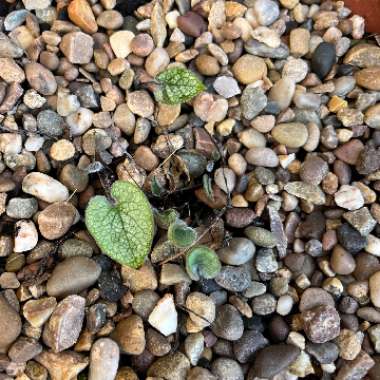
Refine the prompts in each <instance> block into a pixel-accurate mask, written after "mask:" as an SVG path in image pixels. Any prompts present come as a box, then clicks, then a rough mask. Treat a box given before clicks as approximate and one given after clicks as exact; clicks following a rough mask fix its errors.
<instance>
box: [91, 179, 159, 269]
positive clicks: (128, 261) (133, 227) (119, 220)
mask: <svg viewBox="0 0 380 380" xmlns="http://www.w3.org/2000/svg"><path fill="white" fill-rule="evenodd" d="M111 195H112V197H113V198H114V200H115V204H111V203H110V202H109V200H108V199H107V198H106V197H104V196H100V195H98V196H95V197H93V198H92V199H91V200H90V202H89V204H88V206H87V209H86V215H85V217H86V226H87V228H88V230H89V231H90V233H91V235H92V236H93V237H94V239H95V240H96V243H97V244H98V246H99V247H100V249H101V250H102V251H103V252H104V253H105V254H107V255H108V256H109V257H111V258H112V259H113V260H115V261H117V262H118V263H120V264H122V265H127V266H130V267H132V268H138V267H140V266H141V265H142V264H143V263H144V260H145V257H146V256H147V255H148V253H149V251H150V248H151V245H152V240H153V234H154V220H153V212H152V209H151V206H150V204H149V201H148V199H147V198H146V196H145V194H144V193H143V192H142V191H141V190H140V188H139V187H137V186H136V185H135V184H134V183H132V182H126V181H116V182H114V183H113V185H112V189H111Z"/></svg>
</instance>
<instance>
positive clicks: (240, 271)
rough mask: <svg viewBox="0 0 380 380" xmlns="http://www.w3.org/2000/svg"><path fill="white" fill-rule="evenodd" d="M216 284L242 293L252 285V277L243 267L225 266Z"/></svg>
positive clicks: (216, 278) (216, 279)
mask: <svg viewBox="0 0 380 380" xmlns="http://www.w3.org/2000/svg"><path fill="white" fill-rule="evenodd" d="M215 282H216V283H217V284H218V285H219V286H221V287H222V288H224V289H227V290H229V291H231V292H242V291H244V290H245V289H247V288H248V287H249V286H250V285H251V276H250V273H249V272H248V271H247V270H246V269H245V268H243V267H233V266H224V267H222V270H221V271H220V272H219V274H218V275H217V276H216V277H215Z"/></svg>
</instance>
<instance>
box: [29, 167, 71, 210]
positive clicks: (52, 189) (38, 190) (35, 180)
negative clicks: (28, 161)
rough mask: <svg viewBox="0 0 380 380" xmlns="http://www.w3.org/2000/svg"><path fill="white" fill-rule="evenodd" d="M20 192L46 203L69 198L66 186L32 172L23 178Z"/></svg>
mask: <svg viewBox="0 0 380 380" xmlns="http://www.w3.org/2000/svg"><path fill="white" fill-rule="evenodd" d="M22 191H23V192H24V193H27V194H31V195H33V196H35V197H36V198H38V199H41V200H43V201H45V202H48V203H53V202H61V201H65V200H67V199H68V197H69V192H68V190H67V188H66V186H63V185H62V184H61V183H60V182H58V181H57V180H56V179H54V178H52V177H50V176H48V175H47V174H44V173H39V172H32V173H29V174H28V175H26V176H25V177H24V179H23V181H22Z"/></svg>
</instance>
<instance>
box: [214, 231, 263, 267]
mask: <svg viewBox="0 0 380 380" xmlns="http://www.w3.org/2000/svg"><path fill="white" fill-rule="evenodd" d="M255 250H256V248H255V245H254V244H253V243H252V242H251V241H250V240H249V239H246V238H241V237H238V238H232V239H231V241H230V242H229V245H228V247H224V248H221V249H219V250H218V251H217V254H218V256H219V258H220V260H221V261H222V262H223V263H224V264H228V265H243V264H245V263H246V262H248V261H249V260H251V259H252V258H253V256H254V254H255Z"/></svg>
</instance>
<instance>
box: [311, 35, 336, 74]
mask: <svg viewBox="0 0 380 380" xmlns="http://www.w3.org/2000/svg"><path fill="white" fill-rule="evenodd" d="M335 61H336V50H335V45H334V44H331V43H329V42H322V43H321V44H319V45H318V47H317V48H316V49H315V50H314V53H313V56H312V59H311V69H312V71H313V72H314V73H316V74H317V75H318V77H319V78H320V79H321V80H322V79H324V78H325V77H326V76H327V74H328V73H329V72H330V71H331V69H332V67H333V65H334V64H335Z"/></svg>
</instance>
